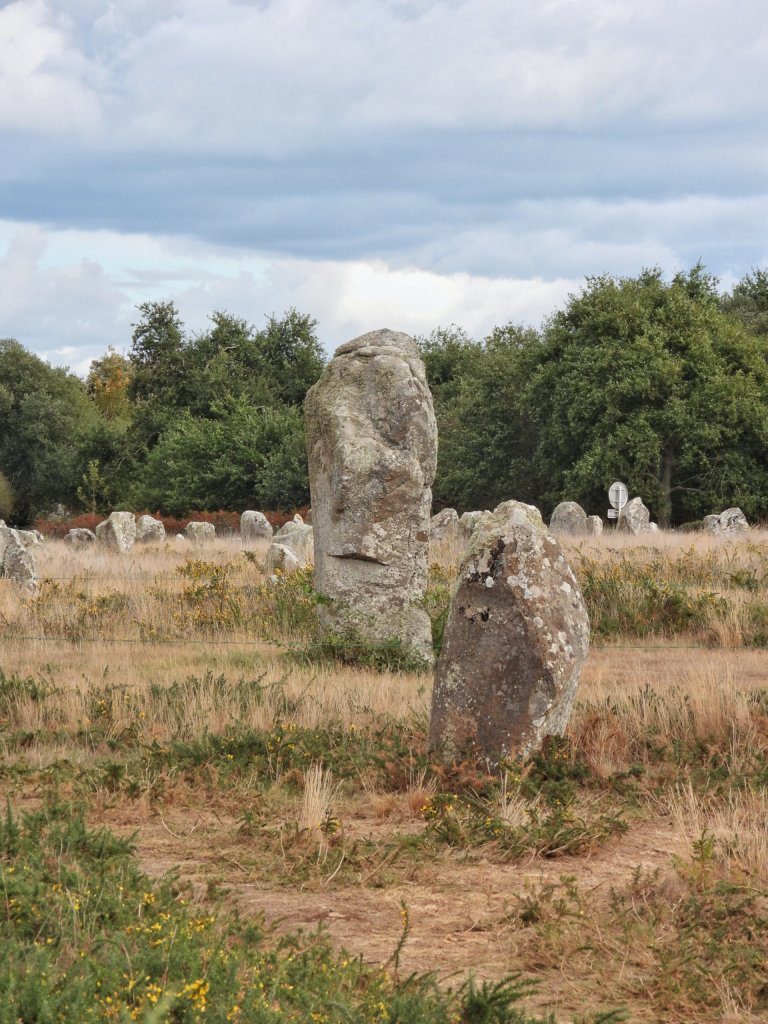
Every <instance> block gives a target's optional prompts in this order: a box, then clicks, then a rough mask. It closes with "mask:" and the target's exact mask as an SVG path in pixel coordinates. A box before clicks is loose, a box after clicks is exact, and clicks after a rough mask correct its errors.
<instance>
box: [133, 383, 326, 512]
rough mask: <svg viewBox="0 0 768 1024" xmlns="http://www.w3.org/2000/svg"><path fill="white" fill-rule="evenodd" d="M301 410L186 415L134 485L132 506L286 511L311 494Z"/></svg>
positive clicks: (279, 408)
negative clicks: (223, 414)
mask: <svg viewBox="0 0 768 1024" xmlns="http://www.w3.org/2000/svg"><path fill="white" fill-rule="evenodd" d="M305 445H306V441H305V435H304V420H303V416H302V414H301V411H300V410H298V409H295V408H288V407H285V406H276V407H274V408H272V409H268V408H261V409H259V408H254V407H252V406H250V405H247V404H244V403H242V404H238V405H236V406H235V407H234V408H233V409H232V410H231V411H230V412H229V413H228V414H227V415H226V416H223V417H221V418H219V419H203V418H195V417H192V416H190V415H189V414H188V413H183V414H182V415H181V416H180V417H179V418H178V420H177V421H176V423H175V424H174V425H173V426H172V427H171V428H169V429H168V430H167V431H165V432H164V433H163V435H162V437H161V439H160V441H159V443H158V444H157V445H156V447H155V448H154V449H153V450H152V452H151V454H150V456H149V459H148V461H147V466H146V472H145V476H144V479H143V481H142V482H141V483H140V484H139V485H138V486H137V487H136V488H135V489H134V491H133V501H134V504H136V505H137V506H145V507H148V508H157V509H160V510H162V511H164V512H168V513H171V514H175V515H181V514H183V513H185V512H188V511H190V510H191V509H199V510H205V511H215V510H217V509H220V508H225V509H235V510H241V511H244V510H245V509H246V508H271V509H289V508H294V507H296V506H297V505H303V504H305V503H306V502H307V501H308V500H309V483H308V478H307V464H306V448H305Z"/></svg>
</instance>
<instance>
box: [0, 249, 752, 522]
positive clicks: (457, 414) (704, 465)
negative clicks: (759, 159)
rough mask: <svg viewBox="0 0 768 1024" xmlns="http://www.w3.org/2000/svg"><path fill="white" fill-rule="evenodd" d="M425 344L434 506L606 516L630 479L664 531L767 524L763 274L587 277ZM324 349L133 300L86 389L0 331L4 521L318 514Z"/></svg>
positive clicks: (303, 319) (291, 322) (275, 327)
mask: <svg viewBox="0 0 768 1024" xmlns="http://www.w3.org/2000/svg"><path fill="white" fill-rule="evenodd" d="M419 342H420V346H421V350H422V354H423V357H424V360H425V363H426V367H427V375H428V379H429V382H430V386H431V388H432V392H433V395H434V399H435V408H436V413H437V419H438V426H439V435H440V445H439V458H438V472H437V479H436V481H435V487H434V494H435V501H436V504H437V505H438V506H448V505H451V506H453V507H455V508H457V509H458V510H459V511H463V510H466V509H471V508H489V507H490V508H492V507H494V505H496V504H498V502H500V501H502V500H504V499H507V498H510V497H515V498H518V499H520V500H522V501H526V502H529V503H530V504H535V505H537V506H539V507H540V508H541V509H542V511H543V512H544V513H545V514H548V513H549V512H550V511H551V509H552V508H553V506H554V505H555V504H557V502H558V501H561V500H564V499H571V500H575V501H579V502H580V503H581V504H582V505H584V507H585V508H587V510H588V511H589V512H596V513H599V514H600V513H603V512H604V509H605V505H606V496H605V491H606V488H607V486H608V485H609V484H610V483H611V481H612V480H614V479H616V478H619V477H620V478H622V479H624V480H625V482H626V483H627V485H628V486H629V489H630V491H631V493H633V494H639V495H641V496H642V497H643V499H644V500H645V501H646V504H648V505H649V507H650V508H651V511H652V513H653V514H654V515H655V516H656V517H657V518H658V520H659V522H660V523H661V524H662V525H667V524H680V523H684V522H688V521H692V520H695V519H700V518H701V517H702V516H703V515H705V514H707V513H710V512H715V511H717V512H719V511H721V510H722V509H723V508H725V507H727V506H729V505H734V504H735V505H739V506H740V507H741V508H742V509H743V510H744V511H745V512H746V514H747V516H748V517H750V518H751V519H768V457H767V456H768V272H766V271H764V270H754V271H752V272H751V273H749V274H747V275H746V276H745V277H744V278H743V279H742V280H741V281H739V282H738V283H737V284H736V285H735V286H734V287H733V288H732V289H731V290H730V291H728V292H726V293H724V294H723V293H722V292H721V291H720V290H719V288H718V281H717V280H716V279H715V278H714V277H712V276H711V275H709V274H707V273H706V271H705V269H704V268H703V267H702V266H700V265H697V266H694V267H693V268H691V269H690V270H688V271H686V272H684V273H679V274H676V275H675V276H674V277H673V278H672V279H671V280H666V279H665V278H664V277H663V275H662V273H661V271H660V270H658V269H653V270H647V271H644V272H642V273H641V274H639V275H638V276H636V277H613V276H610V275H604V276H600V277H594V278H588V279H587V280H586V282H585V284H584V286H583V288H582V289H581V291H580V292H579V293H578V294H575V295H572V296H570V297H569V299H568V300H567V302H566V303H565V305H564V307H563V308H562V309H559V310H556V311H555V312H554V313H553V314H552V315H551V316H550V317H549V318H547V320H546V321H545V322H544V323H543V324H542V326H541V328H539V329H533V328H530V327H523V326H519V325H515V324H507V325H506V326H501V327H498V328H495V329H494V330H493V331H491V333H490V334H489V335H488V337H486V338H483V339H473V338H471V337H469V336H468V335H467V334H466V332H464V331H463V330H462V329H461V328H459V327H455V326H453V327H450V328H438V329H436V330H435V331H433V332H432V334H430V335H429V336H428V337H424V338H420V339H419ZM325 359H326V356H325V354H324V352H323V349H322V346H321V345H320V342H319V340H318V336H317V324H316V322H315V320H313V319H312V318H311V316H309V315H306V314H303V313H299V312H297V311H295V310H290V311H289V312H287V313H286V314H285V315H284V316H282V317H275V316H273V317H270V318H268V320H267V322H266V325H265V326H264V327H262V328H256V327H254V326H253V325H251V324H249V323H248V322H247V321H245V320H243V319H240V318H238V317H235V316H232V315H230V314H228V313H225V312H216V313H214V314H213V315H212V316H211V318H210V326H209V328H208V329H207V330H205V331H203V332H199V333H190V332H188V331H186V330H185V328H184V325H183V324H182V322H181V320H180V317H179V313H178V311H177V309H176V307H175V306H174V304H173V303H172V302H151V303H145V304H143V305H141V306H139V307H138V318H137V322H136V323H135V324H134V325H133V333H132V338H131V344H130V348H129V351H128V353H127V355H125V356H123V355H120V354H119V353H117V352H116V351H115V350H114V349H109V350H108V351H107V352H106V353H105V355H103V356H102V357H101V358H99V359H96V360H95V361H94V362H93V363H92V364H91V369H90V372H89V373H88V376H87V378H86V379H85V380H82V379H81V378H79V377H77V376H76V375H75V374H72V373H70V372H68V371H67V370H64V369H59V368H54V367H51V366H49V365H48V364H47V363H46V362H44V361H43V360H41V359H39V358H38V357H36V356H35V355H33V354H32V353H30V352H28V351H27V350H26V349H25V348H24V347H23V346H22V345H21V344H20V343H19V342H18V341H15V340H0V428H1V429H0V517H1V518H5V519H6V520H8V521H13V522H17V523H19V524H22V523H27V522H29V521H30V520H32V519H33V518H34V517H35V516H38V515H43V516H44V515H47V514H50V513H51V511H52V510H54V509H56V508H57V507H60V506H61V507H63V508H64V509H66V510H71V511H73V512H74V511H99V512H105V511H108V510H109V509H110V508H117V507H130V508H135V509H139V508H146V509H150V510H152V511H155V510H157V511H160V512H164V513H167V514H170V515H184V514H185V513H186V512H189V511H192V510H195V511H215V510H217V509H222V508H226V509H231V510H237V511H239V510H243V509H245V508H262V509H274V510H284V509H290V508H295V507H298V506H301V505H305V504H307V503H308V501H309V486H308V480H307V470H306V455H305V438H304V421H303V413H302V403H303V400H304V396H305V395H306V392H307V390H308V389H309V387H311V385H312V384H313V383H314V382H315V380H317V378H318V377H319V375H320V374H321V373H322V370H323V366H324V364H325Z"/></svg>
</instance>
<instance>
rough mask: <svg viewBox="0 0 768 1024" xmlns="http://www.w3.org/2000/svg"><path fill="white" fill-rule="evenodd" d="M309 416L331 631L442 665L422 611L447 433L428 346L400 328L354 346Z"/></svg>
mask: <svg viewBox="0 0 768 1024" xmlns="http://www.w3.org/2000/svg"><path fill="white" fill-rule="evenodd" d="M305 408H306V415H307V446H308V452H309V482H310V491H311V495H312V522H313V524H314V528H315V537H314V539H315V588H316V589H317V591H318V592H319V593H320V594H322V595H323V596H324V597H325V598H326V599H328V603H324V604H321V605H320V606H319V608H318V614H319V616H320V623H321V626H322V627H323V628H324V629H326V630H329V631H334V632H345V631H348V630H354V631H355V632H357V633H358V634H359V635H361V636H363V637H364V638H366V639H369V640H371V641H372V642H380V641H382V640H387V639H390V638H397V639H399V640H400V641H401V642H402V643H403V645H405V646H406V647H409V648H411V649H413V650H414V651H416V652H417V653H418V654H420V655H421V656H422V657H423V658H424V660H425V661H428V662H431V661H432V657H433V655H432V638H431V626H430V620H429V616H428V615H427V613H426V611H425V610H424V609H423V607H422V606H421V605H422V602H423V598H424V593H425V590H426V584H427V561H428V542H429V525H430V510H431V505H432V490H431V488H432V481H433V480H434V476H435V466H436V461H437V425H436V423H435V414H434V409H433V407H432V395H431V393H430V390H429V387H428V385H427V378H426V373H425V370H424V364H423V362H422V361H421V357H420V356H419V350H418V346H417V345H416V342H415V341H414V340H413V339H412V338H410V337H408V335H407V334H400V333H398V332H396V331H388V330H380V331H372V332H371V333H370V334H364V335H362V336H361V337H359V338H355V339H354V340H353V341H350V342H347V343H346V344H345V345H342V346H341V347H340V348H338V349H337V350H336V353H335V355H334V357H333V359H332V360H331V361H330V363H329V364H328V366H327V367H326V369H325V371H324V373H323V375H322V377H321V378H320V380H319V381H318V382H317V383H316V384H315V385H314V387H312V388H311V389H310V391H309V394H308V395H307V399H306V403H305Z"/></svg>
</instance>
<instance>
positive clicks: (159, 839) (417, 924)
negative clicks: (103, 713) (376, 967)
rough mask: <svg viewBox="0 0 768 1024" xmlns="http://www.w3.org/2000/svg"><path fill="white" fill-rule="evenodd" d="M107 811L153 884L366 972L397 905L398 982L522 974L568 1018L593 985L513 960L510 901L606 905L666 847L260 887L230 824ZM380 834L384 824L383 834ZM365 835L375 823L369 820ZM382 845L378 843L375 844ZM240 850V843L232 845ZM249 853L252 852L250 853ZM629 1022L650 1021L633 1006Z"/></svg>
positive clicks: (383, 957) (456, 863)
mask: <svg viewBox="0 0 768 1024" xmlns="http://www.w3.org/2000/svg"><path fill="white" fill-rule="evenodd" d="M126 810H127V809H125V808H124V809H123V812H124V813H123V814H117V813H115V814H114V816H112V815H110V818H111V820H110V821H109V824H110V825H111V827H113V828H115V830H116V831H119V832H123V833H126V832H130V831H133V830H135V829H137V828H138V836H137V841H138V853H139V857H140V859H141V862H142V865H143V867H144V869H145V870H146V871H148V873H149V874H151V875H153V876H159V875H162V874H163V873H165V872H166V871H169V870H173V869H178V871H179V872H180V875H181V877H182V878H183V879H184V880H185V881H188V882H190V883H191V884H192V885H193V887H194V888H195V890H196V891H197V892H199V893H201V894H202V893H203V892H204V891H205V889H206V887H207V885H208V883H209V882H210V881H215V883H216V884H217V885H220V886H223V887H225V888H226V889H227V890H228V892H229V896H230V898H231V899H232V900H233V901H234V903H235V905H236V906H237V907H238V908H239V910H240V911H241V912H244V913H246V914H252V915H254V916H258V917H262V916H263V918H264V920H265V921H266V922H267V923H269V924H272V925H274V926H275V927H276V928H277V929H278V931H280V932H296V931H298V930H304V931H313V930H315V929H317V928H318V926H322V927H323V928H324V929H325V930H326V931H327V933H328V935H329V936H330V938H331V940H332V941H333V942H334V944H335V945H337V946H338V947H339V948H342V947H343V948H345V949H346V950H347V951H348V952H349V953H350V954H352V955H355V956H360V955H362V956H363V958H364V959H365V960H366V961H368V962H369V963H372V964H381V963H386V962H387V961H388V960H389V958H390V957H391V955H392V952H393V950H394V948H395V946H396V944H397V941H398V939H399V937H400V935H401V929H402V919H401V906H402V904H403V903H405V904H406V905H407V907H408V911H409V914H410V920H411V933H410V936H409V938H408V941H407V943H406V944H405V947H404V950H403V952H402V956H401V961H400V970H401V973H402V974H403V975H408V974H410V973H411V972H414V971H415V972H425V971H437V972H438V973H439V974H440V976H441V977H442V978H445V979H450V978H451V977H454V978H455V979H456V980H463V978H464V977H465V976H466V974H467V972H468V971H469V970H472V971H473V972H474V973H475V974H476V975H477V976H479V977H481V978H491V979H498V978H500V977H502V976H504V975H505V974H508V973H511V972H514V971H518V970H522V971H523V972H524V973H526V974H531V973H535V974H536V975H537V976H538V977H539V978H540V979H541V981H542V989H541V992H542V994H541V995H540V996H539V997H537V998H536V999H535V1000H534V1001H533V1003H532V1005H535V1004H538V1005H539V1009H541V1008H543V1007H544V1006H546V1007H547V1008H548V1009H557V1010H559V1011H560V1012H561V1013H562V1014H564V1017H563V1019H564V1020H567V1019H569V1018H568V1016H567V1014H568V1013H570V1012H576V1011H584V1009H585V1004H584V1000H585V997H586V998H587V1000H588V1006H587V1007H586V1008H589V1007H590V1006H592V1007H598V1006H601V1005H603V1004H602V1002H601V999H602V998H605V993H603V991H602V990H601V988H600V983H599V982H598V981H597V978H596V979H595V981H594V982H593V983H590V980H589V978H585V977H583V976H581V977H574V976H572V975H571V974H570V973H569V971H568V970H564V969H562V968H558V969H554V970H553V969H552V966H551V965H546V964H544V963H542V964H540V965H539V967H538V968H537V967H535V965H531V963H530V962H527V961H526V960H524V959H523V958H522V956H521V953H522V950H520V951H519V952H518V950H517V946H518V944H519V943H520V942H523V943H526V944H528V943H529V941H530V940H529V937H528V936H527V935H523V934H522V933H521V930H520V928H519V927H517V928H516V927H514V925H512V924H511V923H510V921H511V920H512V921H514V918H515V917H516V911H518V910H519V900H518V899H517V897H521V896H524V895H525V894H526V892H527V891H528V890H529V889H530V888H531V887H534V888H535V887H538V886H541V885H545V884H547V883H555V884H556V883H559V882H560V880H561V878H562V877H563V876H569V877H572V878H573V879H574V880H575V884H576V885H577V886H578V888H579V890H580V891H581V893H582V894H584V895H586V897H587V903H588V905H590V906H592V907H594V906H597V905H599V902H600V901H603V900H607V899H608V898H609V897H610V893H611V889H612V887H621V886H622V885H623V884H626V883H628V882H629V881H630V880H631V878H632V876H633V874H634V872H635V869H636V867H638V866H640V867H642V868H643V869H644V870H646V871H653V870H654V869H656V868H664V867H665V866H666V865H667V864H668V863H669V858H670V854H671V853H673V852H674V851H675V839H674V836H672V835H671V834H670V833H669V831H668V829H665V828H664V827H663V825H662V824H661V823H651V824H648V823H639V824H635V825H634V826H633V827H632V828H631V829H630V831H629V832H628V833H627V834H626V835H624V836H622V837H620V838H618V839H616V840H614V841H612V842H611V843H609V844H608V845H607V846H605V847H602V848H600V849H598V850H596V851H595V852H594V853H591V854H589V855H585V856H578V857H565V858H558V859H555V860H541V859H534V860H531V861H528V862H527V863H518V864H499V863H492V862H490V861H486V860H480V861H473V862H467V861H462V860H461V859H460V858H458V857H457V856H456V855H455V854H450V853H449V854H446V855H444V856H442V857H439V858H437V859H430V860H429V861H425V862H424V863H421V864H418V865H417V866H416V867H415V868H414V869H412V870H410V871H406V872H404V875H405V877H404V878H401V879H399V880H396V881H394V882H392V881H388V882H387V884H386V886H384V887H382V888H375V887H373V886H372V885H371V884H360V883H359V882H355V883H352V884H349V883H346V884H343V885H337V884H336V881H335V880H334V879H331V880H330V881H329V882H328V883H327V884H326V885H325V886H323V885H319V886H318V884H317V883H314V884H313V885H312V887H309V886H307V887H305V888H303V889H302V888H301V887H300V886H297V887H294V888H288V887H281V886H279V885H265V884H263V883H260V882H259V881H257V879H256V873H255V872H254V871H253V870H249V868H248V866H247V865H248V860H249V856H250V854H249V851H248V850H247V849H239V848H238V845H237V841H236V840H235V841H233V837H234V836H235V834H236V822H235V820H234V817H233V818H232V819H230V818H229V817H228V816H223V815H221V816H218V815H214V814H212V813H210V812H205V811H202V812H200V813H199V814H197V815H194V814H193V815H190V812H189V810H185V811H182V810H181V809H169V810H168V811H164V812H163V814H164V818H163V819H160V817H159V816H153V817H151V818H149V819H147V818H144V819H143V820H141V821H139V820H136V818H134V819H133V820H130V819H131V818H132V817H133V815H131V814H130V812H129V813H128V814H127V816H126V814H125V811H126ZM385 827H386V826H385ZM369 831H370V832H372V833H376V832H377V827H376V825H375V824H373V823H371V825H370V829H369ZM379 838H381V836H379ZM240 846H241V847H242V846H243V844H242V840H241V843H240ZM251 852H252V851H251ZM336 858H337V855H336V854H335V852H331V854H330V856H329V858H328V861H327V870H328V873H327V876H326V877H328V876H330V875H331V874H332V873H333V870H334V868H335V866H336V863H337V860H336ZM632 1020H633V1021H638V1022H643V1021H653V1020H654V1017H652V1016H646V1014H645V1012H644V1011H643V1010H642V1009H638V1011H637V1012H635V1013H633V1016H632Z"/></svg>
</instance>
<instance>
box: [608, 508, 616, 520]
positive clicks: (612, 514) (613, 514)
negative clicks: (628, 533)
mask: <svg viewBox="0 0 768 1024" xmlns="http://www.w3.org/2000/svg"><path fill="white" fill-rule="evenodd" d="M608 518H609V519H618V518H619V513H618V511H617V510H616V509H615V508H609V509H608Z"/></svg>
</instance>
